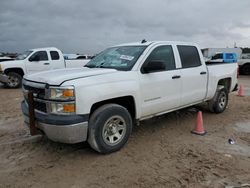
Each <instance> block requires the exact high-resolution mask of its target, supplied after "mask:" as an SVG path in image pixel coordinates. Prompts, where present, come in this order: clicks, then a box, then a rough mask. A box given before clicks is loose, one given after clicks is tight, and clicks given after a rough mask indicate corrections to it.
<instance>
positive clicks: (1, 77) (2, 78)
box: [0, 73, 9, 83]
mask: <svg viewBox="0 0 250 188" xmlns="http://www.w3.org/2000/svg"><path fill="white" fill-rule="evenodd" d="M8 79H9V77H8V76H7V75H5V74H2V73H0V82H2V83H7V82H8Z"/></svg>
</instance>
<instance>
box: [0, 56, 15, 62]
mask: <svg viewBox="0 0 250 188" xmlns="http://www.w3.org/2000/svg"><path fill="white" fill-rule="evenodd" d="M11 60H14V59H12V58H10V57H7V56H3V57H0V62H3V61H11Z"/></svg>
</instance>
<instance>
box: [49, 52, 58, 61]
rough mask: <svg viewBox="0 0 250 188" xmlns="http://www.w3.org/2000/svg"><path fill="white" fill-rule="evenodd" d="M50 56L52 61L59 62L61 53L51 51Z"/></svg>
mask: <svg viewBox="0 0 250 188" xmlns="http://www.w3.org/2000/svg"><path fill="white" fill-rule="evenodd" d="M50 56H51V59H52V60H58V59H59V53H58V52H57V51H50Z"/></svg>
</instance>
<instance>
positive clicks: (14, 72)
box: [0, 47, 90, 88]
mask: <svg viewBox="0 0 250 188" xmlns="http://www.w3.org/2000/svg"><path fill="white" fill-rule="evenodd" d="M89 60H90V59H76V60H65V59H64V57H63V54H62V52H61V51H60V50H59V49H57V48H54V47H49V48H37V49H31V50H28V51H26V52H24V53H23V54H21V55H19V56H18V57H17V58H16V59H15V60H12V61H8V62H0V83H3V84H4V85H5V86H7V87H9V88H18V87H20V86H21V83H22V77H23V76H24V75H26V74H32V73H37V72H41V71H47V70H54V69H63V68H74V67H82V66H84V65H85V64H87V63H88V61H89Z"/></svg>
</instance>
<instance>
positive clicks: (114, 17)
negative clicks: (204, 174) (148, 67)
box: [0, 0, 250, 53]
mask: <svg viewBox="0 0 250 188" xmlns="http://www.w3.org/2000/svg"><path fill="white" fill-rule="evenodd" d="M0 5H1V6H0V28H1V32H0V51H9V52H13V51H17V52H21V51H24V50H26V49H30V48H37V47H46V46H56V47H58V48H60V49H62V50H63V51H64V52H66V53H77V52H78V53H96V52H98V51H100V50H102V49H104V48H106V47H108V46H110V45H115V44H119V43H124V42H134V41H140V40H141V39H143V38H146V39H147V40H178V41H180V40H184V41H192V42H196V43H198V44H200V46H201V47H225V46H233V44H234V42H236V43H237V45H238V46H239V45H242V46H248V45H249V44H250V37H249V35H248V33H249V29H250V21H249V20H248V17H249V14H250V13H249V11H248V7H250V1H248V0H241V1H235V0H220V1H215V0H178V1H174V0H149V1H142V0H127V1H118V0H106V1H101V0H92V1H80V0H74V1H70V0H53V1H50V0H43V1H38V0H33V1H28V0H9V1H1V4H0Z"/></svg>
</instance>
